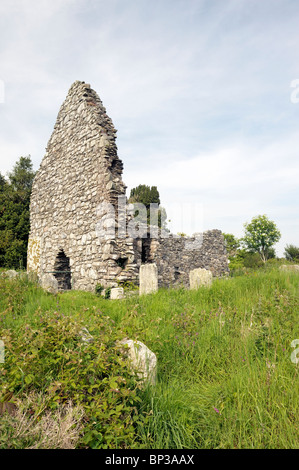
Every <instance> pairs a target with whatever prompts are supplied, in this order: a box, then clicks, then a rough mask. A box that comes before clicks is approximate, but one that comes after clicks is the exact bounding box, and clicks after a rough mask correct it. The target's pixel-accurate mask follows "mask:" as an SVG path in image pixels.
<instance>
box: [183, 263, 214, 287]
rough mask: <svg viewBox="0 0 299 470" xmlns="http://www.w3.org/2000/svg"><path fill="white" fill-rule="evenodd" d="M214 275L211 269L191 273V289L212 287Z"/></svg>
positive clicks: (198, 269)
mask: <svg viewBox="0 0 299 470" xmlns="http://www.w3.org/2000/svg"><path fill="white" fill-rule="evenodd" d="M212 279H213V275H212V272H211V271H210V270H209V269H202V268H197V269H193V270H192V271H190V273H189V281H190V289H198V288H199V287H201V286H206V287H210V286H211V285H212Z"/></svg>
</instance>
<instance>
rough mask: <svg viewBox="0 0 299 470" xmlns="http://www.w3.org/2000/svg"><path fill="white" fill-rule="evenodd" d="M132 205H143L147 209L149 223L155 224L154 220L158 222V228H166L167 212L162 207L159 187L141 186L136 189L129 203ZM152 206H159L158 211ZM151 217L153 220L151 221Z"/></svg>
mask: <svg viewBox="0 0 299 470" xmlns="http://www.w3.org/2000/svg"><path fill="white" fill-rule="evenodd" d="M128 202H129V203H130V204H134V203H141V204H143V205H144V206H145V207H146V213H147V223H148V224H150V223H151V224H153V223H154V220H155V219H156V220H158V227H163V228H165V227H166V219H167V215H166V211H165V209H164V208H163V207H160V194H159V191H158V189H157V186H147V185H145V184H140V185H139V186H137V187H136V188H133V189H131V192H130V198H129V201H128ZM151 204H156V205H157V206H159V208H158V207H157V208H156V209H155V208H153V206H152V207H151ZM151 215H152V216H153V217H152V220H151Z"/></svg>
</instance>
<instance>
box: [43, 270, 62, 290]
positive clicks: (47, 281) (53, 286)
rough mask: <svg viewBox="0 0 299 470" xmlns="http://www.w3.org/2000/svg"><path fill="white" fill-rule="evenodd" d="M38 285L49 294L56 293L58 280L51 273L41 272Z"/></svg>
mask: <svg viewBox="0 0 299 470" xmlns="http://www.w3.org/2000/svg"><path fill="white" fill-rule="evenodd" d="M40 285H41V287H42V288H43V289H45V290H46V291H47V292H50V293H51V294H57V292H58V281H57V279H56V277H54V276H53V275H52V274H50V273H47V274H43V275H42V276H41V279H40Z"/></svg>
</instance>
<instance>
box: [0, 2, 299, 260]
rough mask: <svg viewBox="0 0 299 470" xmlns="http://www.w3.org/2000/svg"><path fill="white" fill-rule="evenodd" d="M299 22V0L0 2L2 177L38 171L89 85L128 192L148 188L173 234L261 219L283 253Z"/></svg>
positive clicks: (297, 139)
mask: <svg viewBox="0 0 299 470" xmlns="http://www.w3.org/2000/svg"><path fill="white" fill-rule="evenodd" d="M298 24H299V2H298V1H297V0H271V1H270V0H183V1H181V0H151V1H149V0H109V1H108V2H107V1H102V0H39V1H37V0H2V1H1V3H0V39H1V41H0V129H1V131H0V172H1V173H2V174H3V175H5V174H6V173H7V172H8V171H10V170H11V169H12V167H13V165H14V164H15V162H16V161H17V160H18V159H19V157H20V156H21V155H23V156H26V155H29V154H30V155H31V158H32V161H33V163H34V167H35V169H37V168H38V167H39V164H40V163H41V160H42V158H43V155H44V153H45V147H46V146H47V142H48V140H49V138H50V135H51V133H52V131H53V126H54V123H55V120H56V117H57V114H58V111H59V108H60V105H61V104H62V102H63V100H64V99H65V97H66V95H67V92H68V89H69V88H70V86H71V84H72V83H73V82H74V81H75V80H83V81H85V82H87V83H90V85H91V87H92V88H93V89H94V90H96V91H97V93H98V94H99V96H100V98H101V99H102V101H103V104H104V106H105V107H106V109H107V113H108V115H109V116H110V117H111V118H112V120H113V123H114V125H115V127H116V128H117V129H118V133H117V145H118V154H119V157H120V158H121V159H122V161H123V163H124V173H123V179H124V182H125V184H126V185H127V186H128V193H129V190H130V189H131V188H132V187H134V186H137V185H138V184H140V183H143V184H149V185H156V186H157V187H158V189H159V192H160V196H161V202H162V205H163V206H165V207H166V209H167V211H168V214H169V218H170V219H171V222H170V228H171V229H172V230H173V231H174V232H176V231H185V232H186V233H188V234H191V233H193V232H194V231H201V230H208V229H213V228H219V229H220V230H223V231H224V232H228V233H233V234H234V235H235V236H238V237H240V236H242V235H243V224H244V222H248V221H250V220H251V219H252V217H254V216H256V215H258V214H266V215H267V216H268V217H269V218H270V219H271V220H274V221H275V223H276V224H277V226H278V228H279V229H280V231H281V233H282V238H281V241H280V242H279V243H278V244H277V245H276V249H277V253H278V254H279V255H282V254H283V250H284V247H285V245H286V244H287V243H289V244H295V245H296V246H299V189H298V187H299V185H298V181H299V159H298V152H299V102H297V98H298V101H299V81H298V83H297V84H296V82H294V81H295V80H297V79H299V60H298V59H299V57H298V55H299V49H298V45H299V28H298ZM292 83H293V85H294V83H295V86H294V87H292V86H291V84H292ZM296 89H298V94H297V93H296ZM1 90H2V91H1ZM292 93H293V94H292ZM192 208H193V209H192ZM189 214H190V216H189Z"/></svg>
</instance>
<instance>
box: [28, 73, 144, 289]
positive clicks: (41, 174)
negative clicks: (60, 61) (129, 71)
mask: <svg viewBox="0 0 299 470" xmlns="http://www.w3.org/2000/svg"><path fill="white" fill-rule="evenodd" d="M115 134H116V130H115V128H114V126H113V123H112V121H111V119H110V118H109V117H108V116H107V114H106V110H105V108H104V107H103V104H102V102H101V100H100V98H99V97H98V95H97V94H96V93H95V92H94V91H93V90H91V88H90V86H89V85H88V84H85V83H84V82H75V83H74V84H73V85H72V87H71V88H70V90H69V92H68V95H67V97H66V100H65V101H64V103H63V105H62V106H61V108H60V111H59V114H58V117H57V120H56V124H55V126H54V131H53V133H52V136H51V138H50V140H49V142H48V146H47V148H46V154H45V156H44V158H43V161H42V163H41V166H40V169H39V171H38V173H37V175H36V177H35V180H34V184H33V188H32V196H31V207H30V218H31V220H30V222H31V231H30V239H29V245H30V247H31V251H29V252H28V255H29V257H28V269H29V270H36V267H37V270H38V273H39V274H40V275H41V274H42V273H46V272H52V271H54V265H55V261H56V257H57V255H58V252H59V250H63V251H64V253H65V255H66V256H67V257H69V259H70V267H71V271H72V285H73V287H74V288H77V289H90V290H93V289H94V287H95V285H96V284H97V283H98V282H102V283H103V284H104V285H105V284H106V285H109V284H111V281H115V279H116V278H117V276H118V275H120V274H123V269H122V268H120V267H119V266H118V264H117V262H116V260H117V259H118V258H119V257H121V256H122V257H129V255H130V253H129V254H128V253H127V252H128V251H129V252H132V246H133V244H132V240H128V239H126V240H122V241H121V243H119V244H118V245H116V244H115V243H113V240H112V241H111V240H108V241H107V240H104V239H100V238H99V237H98V235H97V231H96V228H97V224H98V223H99V221H100V220H101V217H103V216H105V214H103V213H100V214H99V211H98V207H99V205H100V204H101V203H103V202H107V203H111V204H114V205H115V207H116V211H117V198H118V196H119V195H124V194H125V189H126V187H125V185H124V184H123V182H122V169H123V164H122V162H121V160H120V159H119V158H118V156H117V147H116V143H115V139H116V135H115ZM33 241H34V242H33ZM36 245H39V247H40V248H39V249H40V259H39V260H36V259H35V260H33V258H32V256H31V254H32V247H33V246H36ZM35 252H36V250H35ZM35 258H36V257H35ZM130 260H131V263H129V265H128V266H127V276H128V278H131V279H132V280H133V279H136V276H137V275H138V269H137V267H136V266H135V264H134V260H133V259H132V257H131V258H130ZM114 284H115V285H117V284H116V283H114Z"/></svg>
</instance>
